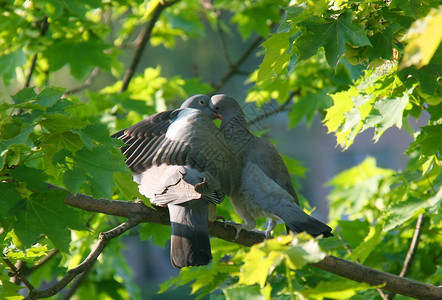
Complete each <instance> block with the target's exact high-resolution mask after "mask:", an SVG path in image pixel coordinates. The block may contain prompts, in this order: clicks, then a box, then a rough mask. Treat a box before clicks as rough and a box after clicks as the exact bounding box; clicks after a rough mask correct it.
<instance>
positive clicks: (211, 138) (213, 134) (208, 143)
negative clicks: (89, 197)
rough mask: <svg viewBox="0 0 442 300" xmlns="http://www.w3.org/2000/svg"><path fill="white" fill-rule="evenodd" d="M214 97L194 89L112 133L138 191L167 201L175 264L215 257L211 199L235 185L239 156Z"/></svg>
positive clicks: (192, 263) (199, 262) (201, 262)
mask: <svg viewBox="0 0 442 300" xmlns="http://www.w3.org/2000/svg"><path fill="white" fill-rule="evenodd" d="M209 101H210V98H209V97H208V96H206V95H195V96H192V97H190V98H189V99H187V100H186V101H185V102H184V103H183V104H182V105H181V107H180V108H179V109H175V110H169V111H165V112H160V113H157V114H155V115H152V116H150V117H148V118H147V119H145V120H143V121H141V122H139V123H137V124H135V125H133V126H131V127H129V128H127V129H124V130H121V131H119V132H117V133H116V134H114V135H113V137H116V138H118V139H120V140H122V141H124V142H125V143H126V146H125V147H122V152H123V154H124V155H126V163H127V165H128V166H129V167H130V168H131V170H132V171H134V172H135V173H136V175H135V176H134V180H135V181H136V182H137V183H138V184H139V190H140V193H141V194H143V195H145V196H147V197H148V198H150V201H151V202H152V203H155V204H156V205H167V207H168V208H169V213H170V223H171V229H172V237H171V249H170V259H171V263H172V265H173V266H174V267H177V268H182V267H186V266H199V265H206V264H208V263H209V262H210V260H211V259H212V255H211V249H210V241H209V229H208V204H209V203H215V204H218V203H220V202H221V201H222V199H223V198H224V195H225V194H230V193H232V191H233V190H235V189H237V187H236V185H237V183H236V182H235V178H236V179H237V178H239V177H240V172H241V169H240V165H241V163H240V161H239V160H237V158H236V157H235V156H234V153H233V152H232V151H230V149H229V146H228V145H227V143H226V142H225V140H224V137H223V136H222V134H220V132H219V130H218V128H217V127H216V126H215V124H214V123H213V119H214V118H213V113H212V111H211V110H210V109H209V108H208V105H209Z"/></svg>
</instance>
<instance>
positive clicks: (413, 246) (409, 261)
mask: <svg viewBox="0 0 442 300" xmlns="http://www.w3.org/2000/svg"><path fill="white" fill-rule="evenodd" d="M424 222H425V217H424V214H421V215H420V216H419V217H418V218H417V222H416V228H415V230H414V234H413V238H412V239H411V243H410V248H409V249H408V252H407V255H406V256H405V259H404V265H403V266H402V270H401V272H400V273H399V276H400V277H407V276H408V273H409V272H410V269H411V266H412V265H413V262H414V257H415V256H416V252H417V248H418V246H419V241H420V237H421V233H422V226H423V224H424ZM395 296H396V294H395V293H392V294H389V295H388V300H392V299H394V297H395Z"/></svg>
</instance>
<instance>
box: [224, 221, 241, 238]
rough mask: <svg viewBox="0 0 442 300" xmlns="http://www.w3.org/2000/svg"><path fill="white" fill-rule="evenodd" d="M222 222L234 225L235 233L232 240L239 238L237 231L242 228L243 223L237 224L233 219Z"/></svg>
mask: <svg viewBox="0 0 442 300" xmlns="http://www.w3.org/2000/svg"><path fill="white" fill-rule="evenodd" d="M224 224H228V225H231V226H233V227H235V229H236V234H235V238H234V240H235V241H236V240H237V239H238V238H239V233H240V232H241V229H243V228H244V224H238V223H235V222H233V221H225V222H224Z"/></svg>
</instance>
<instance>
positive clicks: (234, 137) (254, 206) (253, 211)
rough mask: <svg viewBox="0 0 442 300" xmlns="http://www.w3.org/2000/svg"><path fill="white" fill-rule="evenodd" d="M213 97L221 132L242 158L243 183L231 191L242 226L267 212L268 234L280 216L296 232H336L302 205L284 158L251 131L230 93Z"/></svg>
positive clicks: (314, 234) (252, 222)
mask: <svg viewBox="0 0 442 300" xmlns="http://www.w3.org/2000/svg"><path fill="white" fill-rule="evenodd" d="M210 101H211V103H210V108H211V109H212V110H213V112H214V114H215V116H216V117H218V118H220V119H221V127H220V130H221V132H222V133H223V135H224V137H225V138H226V140H227V142H228V143H229V144H230V145H231V146H232V148H234V149H236V151H238V153H239V155H240V156H241V159H242V175H241V183H240V187H239V190H238V191H236V192H234V193H233V194H231V195H230V199H231V202H232V205H233V207H234V209H235V211H236V212H237V214H238V215H239V216H240V217H241V218H242V219H243V220H244V222H245V223H244V224H241V227H240V228H244V229H247V230H250V229H253V228H255V226H256V222H255V219H256V218H259V217H262V216H266V217H268V218H269V225H268V227H267V230H266V236H267V237H270V234H271V232H272V230H273V229H274V228H275V227H276V220H278V219H282V220H283V221H284V223H285V224H286V226H287V227H288V229H290V230H293V231H294V232H303V231H305V232H307V233H309V234H310V235H312V236H318V235H321V234H322V235H323V236H324V237H328V236H332V235H333V234H332V233H331V230H332V229H331V228H330V227H329V226H327V225H325V224H324V223H322V222H320V221H319V220H317V219H315V218H313V217H311V216H309V215H308V214H306V213H305V212H304V211H303V210H302V209H301V208H300V207H299V201H298V198H297V196H296V193H295V190H294V188H293V185H292V182H291V179H290V175H289V172H288V170H287V167H286V165H285V164H284V161H283V160H282V158H281V156H280V155H279V153H278V151H277V150H276V148H275V147H274V146H273V145H272V144H271V143H270V142H269V141H268V140H266V139H265V138H262V137H256V136H255V135H253V134H252V133H251V132H250V131H249V129H248V126H247V121H246V119H245V116H244V113H243V112H242V110H241V107H240V106H239V104H238V103H237V102H236V101H235V100H234V99H233V98H230V97H228V96H226V95H215V96H213V97H212V98H211V100H210ZM238 233H239V231H238Z"/></svg>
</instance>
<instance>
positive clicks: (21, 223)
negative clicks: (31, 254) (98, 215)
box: [12, 190, 86, 252]
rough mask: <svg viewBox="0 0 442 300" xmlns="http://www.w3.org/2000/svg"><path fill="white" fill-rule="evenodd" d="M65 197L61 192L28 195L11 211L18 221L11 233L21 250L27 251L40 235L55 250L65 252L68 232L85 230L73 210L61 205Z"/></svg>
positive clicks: (68, 237) (64, 192)
mask: <svg viewBox="0 0 442 300" xmlns="http://www.w3.org/2000/svg"><path fill="white" fill-rule="evenodd" d="M66 194H67V191H63V190H49V191H48V192H44V193H38V194H32V195H31V196H30V197H29V198H28V199H23V200H22V201H20V202H19V203H18V204H17V205H16V206H15V207H14V208H13V209H12V212H13V213H15V216H16V217H17V220H18V222H17V223H16V224H15V226H14V230H15V233H16V234H17V236H18V238H19V240H20V241H21V242H22V243H23V245H24V247H26V248H29V247H30V246H32V244H33V243H35V241H36V240H37V238H38V237H39V236H40V235H41V234H44V235H46V236H47V237H48V238H49V239H50V240H51V241H52V242H53V243H54V245H55V247H56V248H57V249H60V250H62V251H65V252H68V251H69V243H70V241H71V238H70V233H69V229H76V230H85V229H86V227H85V226H84V220H83V219H82V218H81V217H80V215H79V214H78V213H77V211H75V210H74V209H72V208H70V207H69V206H67V205H66V204H64V198H65V197H66Z"/></svg>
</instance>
